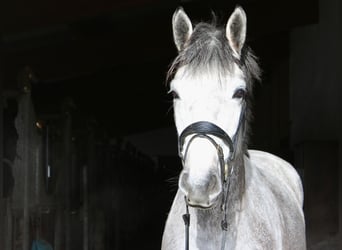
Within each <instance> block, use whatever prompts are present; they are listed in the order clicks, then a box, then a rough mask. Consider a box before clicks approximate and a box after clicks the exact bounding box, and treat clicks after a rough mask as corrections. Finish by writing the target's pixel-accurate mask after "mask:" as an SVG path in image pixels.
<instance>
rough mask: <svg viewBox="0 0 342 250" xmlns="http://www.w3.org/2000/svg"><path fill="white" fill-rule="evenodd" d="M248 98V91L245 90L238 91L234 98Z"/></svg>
mask: <svg viewBox="0 0 342 250" xmlns="http://www.w3.org/2000/svg"><path fill="white" fill-rule="evenodd" d="M245 97H246V91H245V90H244V89H238V90H236V91H235V93H234V95H233V98H237V99H244V98H245Z"/></svg>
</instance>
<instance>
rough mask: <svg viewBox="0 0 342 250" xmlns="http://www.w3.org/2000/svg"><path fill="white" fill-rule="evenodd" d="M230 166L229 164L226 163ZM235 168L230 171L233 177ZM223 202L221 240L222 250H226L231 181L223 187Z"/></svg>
mask: <svg viewBox="0 0 342 250" xmlns="http://www.w3.org/2000/svg"><path fill="white" fill-rule="evenodd" d="M226 164H228V163H226ZM233 169H234V168H233V166H232V167H231V169H230V173H229V176H228V178H229V177H230V176H232V174H233ZM223 189H224V190H223V191H224V194H223V199H222V200H223V201H222V211H223V220H222V222H221V228H222V239H221V250H224V249H225V247H226V240H227V231H228V221H227V198H228V194H229V189H230V181H229V180H228V179H227V180H225V183H224V186H223Z"/></svg>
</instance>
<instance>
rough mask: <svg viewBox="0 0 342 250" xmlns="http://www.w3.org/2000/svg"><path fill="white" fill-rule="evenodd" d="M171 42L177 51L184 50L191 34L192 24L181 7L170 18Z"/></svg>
mask: <svg viewBox="0 0 342 250" xmlns="http://www.w3.org/2000/svg"><path fill="white" fill-rule="evenodd" d="M172 29H173V40H174V42H175V44H176V47H177V49H178V51H180V50H182V49H183V48H184V45H185V43H186V41H187V40H188V39H189V38H190V36H191V34H192V24H191V21H190V19H189V17H188V16H187V15H186V13H185V12H184V10H183V8H182V7H179V8H178V9H177V10H176V11H175V13H174V14H173V17H172Z"/></svg>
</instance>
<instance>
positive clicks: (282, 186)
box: [161, 6, 306, 250]
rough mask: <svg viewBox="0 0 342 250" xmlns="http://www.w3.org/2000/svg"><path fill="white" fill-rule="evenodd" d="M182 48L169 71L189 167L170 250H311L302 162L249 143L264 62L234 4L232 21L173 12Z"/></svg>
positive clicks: (166, 247) (169, 235) (170, 223)
mask: <svg viewBox="0 0 342 250" xmlns="http://www.w3.org/2000/svg"><path fill="white" fill-rule="evenodd" d="M172 25H173V36H174V42H175V44H176V47H177V49H178V52H179V54H178V56H177V57H176V59H175V60H174V62H173V64H172V65H171V67H170V70H169V74H168V78H169V87H170V93H172V94H173V97H174V100H173V107H174V117H175V124H176V128H177V132H178V135H179V155H180V157H181V159H182V161H183V170H182V172H181V174H180V177H179V183H178V191H177V194H176V196H175V198H174V201H173V204H172V207H171V210H170V212H169V214H168V218H167V221H166V225H165V229H164V234H163V239H162V247H161V248H162V249H163V250H174V249H177V250H178V249H191V250H194V249H206V250H207V249H209V250H210V249H227V250H229V249H262V250H265V249H272V250H274V249H291V250H293V249H295V250H299V249H306V239H305V221H304V214H303V189H302V183H301V180H300V178H299V176H298V174H297V172H296V170H295V169H294V168H293V167H292V166H291V165H290V164H289V163H288V162H286V161H284V160H282V159H280V158H279V157H277V156H275V155H272V154H270V153H266V152H262V151H257V150H248V148H247V143H248V132H249V121H250V118H251V108H250V103H251V97H252V83H253V81H254V80H260V79H259V78H260V77H259V75H260V70H259V67H258V64H257V59H256V57H255V56H254V54H253V52H252V50H251V49H250V48H249V47H248V46H247V45H246V44H245V40H246V26H247V18H246V14H245V12H244V10H243V9H242V8H241V7H239V6H238V7H236V8H235V10H234V12H233V13H232V14H231V16H230V18H229V19H228V22H227V25H226V27H225V28H219V27H216V24H209V23H203V22H201V23H198V24H197V25H196V26H195V27H194V28H193V26H192V23H191V21H190V19H189V18H188V16H187V15H186V13H185V12H184V10H183V9H182V8H178V9H177V10H176V11H175V13H174V15H173V19H172Z"/></svg>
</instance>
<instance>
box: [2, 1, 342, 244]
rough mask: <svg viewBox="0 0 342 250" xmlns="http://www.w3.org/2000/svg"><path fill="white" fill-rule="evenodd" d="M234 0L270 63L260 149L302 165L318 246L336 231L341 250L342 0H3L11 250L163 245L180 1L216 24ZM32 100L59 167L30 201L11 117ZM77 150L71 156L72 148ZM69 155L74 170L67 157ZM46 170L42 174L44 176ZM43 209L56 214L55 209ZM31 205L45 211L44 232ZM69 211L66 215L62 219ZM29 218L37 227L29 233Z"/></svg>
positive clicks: (173, 167)
mask: <svg viewBox="0 0 342 250" xmlns="http://www.w3.org/2000/svg"><path fill="white" fill-rule="evenodd" d="M236 4H239V5H241V6H242V7H243V8H244V9H245V11H246V13H247V18H248V28H247V33H248V34H247V43H248V45H250V46H251V47H252V49H253V50H254V51H255V53H256V55H257V56H258V57H259V62H260V66H261V68H262V70H263V75H262V83H257V84H256V85H255V89H254V90H255V102H254V106H253V110H254V116H255V119H254V120H253V123H252V135H251V141H250V147H251V148H256V149H260V150H265V151H269V152H271V153H274V154H276V155H279V156H281V157H283V158H284V159H286V160H287V161H289V162H291V163H292V164H294V166H295V167H296V169H297V170H298V172H299V173H300V174H301V177H302V179H303V183H304V189H305V197H306V199H305V213H306V219H307V231H308V236H307V237H308V245H309V246H311V245H315V244H320V243H319V242H321V241H324V242H327V241H328V242H330V241H332V242H333V243H332V244H333V246H334V247H337V245H336V244H337V243H336V242H337V241H336V240H335V239H337V238H338V232H339V224H341V223H340V221H341V217H340V216H338V215H339V214H341V212H339V211H341V206H339V204H340V203H341V198H340V197H341V192H338V190H339V185H340V184H339V181H338V180H339V177H338V176H340V175H341V174H340V172H341V171H339V169H341V159H342V158H341V147H340V141H341V138H342V136H341V132H340V130H341V129H340V128H341V107H342V105H341V94H340V93H341V85H342V82H341V79H342V77H341V73H340V71H341V70H340V68H341V59H340V58H342V56H341V49H340V44H341V42H342V39H341V30H342V25H341V17H340V16H341V14H342V11H341V9H342V8H341V4H340V3H339V2H338V1H337V0H336V1H334V0H329V1H323V0H321V1H318V0H317V1H313V0H302V1H293V0H290V1H280V2H275V1H268V0H260V1H256V0H245V1H219V0H211V1H202V0H197V1H196V0H184V1H169V0H167V1H157V0H141V1H136V0H117V1H108V0H100V1H93V0H84V1H67V0H60V1H55V2H51V1H50V2H49V1H43V0H31V1H22V0H13V1H2V2H1V3H0V36H1V40H0V81H1V89H0V90H1V93H2V98H3V102H2V111H1V117H2V124H4V126H3V127H2V131H1V134H2V138H3V139H2V146H1V151H2V153H1V154H2V158H4V159H7V160H10V162H12V163H13V164H14V165H13V166H12V167H8V166H7V167H6V164H5V163H4V162H3V163H2V164H3V166H2V167H3V171H2V172H1V176H0V177H1V180H2V182H3V183H4V185H2V187H1V188H2V190H1V191H2V193H3V199H1V203H0V205H1V207H0V212H1V214H0V216H1V221H2V222H3V223H2V225H3V226H2V228H1V227H0V230H1V231H2V230H3V231H6V232H7V235H6V234H3V235H2V236H1V237H0V248H1V249H6V247H9V246H14V245H16V244H17V245H19V246H23V248H24V249H25V244H26V245H30V244H31V243H30V242H31V241H32V240H34V239H37V238H45V239H46V240H47V241H49V242H50V243H51V244H52V245H53V246H54V249H87V248H86V247H88V248H89V249H134V248H137V246H140V248H142V249H158V248H160V240H161V235H162V229H163V226H164V222H165V219H166V215H167V212H168V209H169V207H170V205H171V201H172V197H173V194H174V191H175V190H176V182H177V175H178V173H179V171H180V169H181V166H180V163H179V160H178V157H177V148H176V147H177V145H176V132H175V128H174V125H173V111H172V107H171V105H172V102H171V97H170V96H168V95H167V90H168V88H167V86H166V84H165V82H166V81H165V78H166V72H167V70H168V67H169V65H170V63H171V62H172V60H173V58H174V57H175V56H176V53H177V51H176V49H175V46H174V44H173V39H172V30H171V18H172V14H173V12H174V10H175V9H176V8H177V7H178V6H180V5H181V6H183V7H184V9H185V11H186V12H187V14H188V15H189V17H190V18H191V19H192V20H193V21H195V22H196V21H202V20H203V21H210V20H211V18H212V11H213V12H214V13H215V14H216V15H217V17H218V20H219V23H220V24H221V25H225V23H226V22H227V19H228V17H229V15H230V14H231V12H232V11H233V9H234V7H235V6H236ZM26 88H28V89H29V91H27V89H26ZM23 96H29V97H30V100H31V104H32V107H33V108H32V109H33V110H34V115H33V118H32V121H40V122H41V124H43V128H42V129H41V131H39V132H38V135H37V136H38V138H40V140H42V141H43V143H42V148H43V149H44V148H45V149H46V143H45V144H44V141H45V142H46V140H45V139H44V138H45V137H46V128H47V127H49V129H50V134H49V135H48V137H49V138H50V137H51V138H50V139H51V141H52V146H51V145H50V144H49V145H50V146H49V147H51V158H52V159H51V162H52V163H53V164H52V166H53V167H52V169H53V171H54V172H53V175H52V177H51V178H50V179H48V180H47V181H46V180H45V181H43V182H41V183H40V184H39V185H42V186H43V187H44V188H45V189H44V190H46V194H44V195H47V198H42V197H43V195H40V196H39V197H40V198H39V199H38V198H37V199H38V200H40V202H37V203H36V204H35V205H32V206H30V205H29V206H28V207H25V204H24V205H18V206H14V205H13V204H17V203H18V204H21V203H20V202H19V201H21V199H24V197H25V194H23V193H21V192H19V191H17V190H16V185H17V186H20V184H18V183H21V179H20V178H24V177H23V176H17V175H16V170H15V169H16V167H15V163H14V161H15V159H16V157H18V152H17V151H18V149H16V147H17V145H20V143H21V139H20V138H21V136H20V135H21V133H20V131H19V129H18V128H16V127H15V123H14V121H15V118H16V117H17V114H18V113H20V107H21V106H20V102H21V101H22V100H23ZM31 104H30V105H31ZM22 105H23V106H25V105H24V104H22ZM24 113H25V112H24ZM66 114H67V115H66ZM70 117H72V119H71V118H70ZM28 121H29V120H28ZM68 122H69V123H70V124H69V123H68ZM32 124H33V123H32ZM67 124H69V125H67ZM48 125H49V126H48ZM68 126H69V127H68ZM44 136H45V137H44ZM23 137H25V133H24V135H23ZM68 138H69V139H70V140H72V142H70V144H68V143H66V142H65V141H68ZM69 146H70V152H72V153H70V154H71V155H73V156H74V158H73V157H71V158H70V159H74V161H73V163H72V160H70V159H69V158H68V157H67V156H65V154H68V152H69V151H68V150H69V148H68V147H69ZM43 151H44V150H43ZM44 152H45V151H44ZM65 157H66V161H63V160H64V158H65ZM60 159H63V160H60ZM68 159H69V160H70V162H71V163H70V162H69V163H70V169H71V170H67V169H69V167H65V166H69V165H68V164H69V163H66V162H67V161H68ZM59 160H60V161H59ZM17 165H18V164H17ZM19 165H20V164H19ZM19 165H18V166H19ZM43 165H44V164H43ZM59 165H60V166H61V167H58V166H59ZM85 165H86V166H88V168H87V174H88V184H87V185H88V186H87V185H86V186H87V188H86V190H87V192H86V193H87V194H88V195H86V196H85V195H84V193H85V189H84V182H83V181H84V180H83V179H82V171H83V170H82V166H85ZM45 167H46V166H45ZM45 167H44V166H43V167H42V168H43V170H42V171H41V172H39V174H40V175H43V176H45V175H46V172H44V171H46V169H45ZM18 169H20V168H18ZM44 169H45V170H44ZM33 173H34V171H33ZM56 173H59V174H56ZM41 178H42V179H43V177H41ZM29 180H30V179H29ZM30 181H31V180H30ZM32 183H33V180H32ZM37 185H38V184H37ZM61 186H66V189H61ZM63 193H64V195H58V194H63ZM11 197H12V198H11ZM44 197H45V196H44ZM85 200H86V201H85ZM86 203H87V204H89V206H88V208H87V209H89V210H87V211H88V215H89V218H88V219H89V225H90V226H89V227H88V229H86V230H88V236H85V235H86V234H85V233H83V234H82V233H76V232H82V230H84V228H86V227H85V225H86V223H85V216H84V211H85V210H84V209H85V204H86ZM61 204H62V205H61ZM12 205H13V206H12ZM11 206H12V207H16V209H13V211H11V208H10V207H11ZM42 207H49V208H50V209H51V211H53V212H51V213H45V214H44V213H42V212H41V211H42ZM339 207H340V208H339ZM24 211H29V213H30V214H32V216H31V217H32V218H35V219H37V218H38V219H39V220H40V223H38V224H39V226H38V227H39V228H40V230H41V231H43V233H41V234H40V236H39V237H38V236H37V235H38V234H37V232H36V229H32V222H31V221H30V219H28V217H27V216H26V215H24ZM65 211H67V212H66V213H67V214H68V215H65ZM99 211H100V212H99ZM25 216H26V217H25ZM63 216H64V217H63ZM8 218H11V219H10V220H9V219H8ZM25 218H26V219H25ZM61 218H66V219H65V220H66V221H67V222H65V221H64V222H63V223H65V224H63V223H62V222H61V223H62V226H61V225H60V224H58V223H59V222H60V221H63V219H61ZM78 218H82V219H78ZM20 220H23V223H24V224H25V223H26V224H27V228H28V229H27V231H23V232H21V231H20V230H18V228H20V227H18V226H16V223H17V222H16V221H19V222H20ZM1 221H0V222H1ZM99 221H100V222H99ZM19 222H18V223H19ZM0 224H1V223H0ZM26 224H25V225H26ZM33 224H34V223H33ZM47 225H49V226H47ZM63 226H65V227H66V229H65V232H62V231H63V230H61V228H63ZM24 228H25V227H24ZM18 231H20V232H18ZM28 231H29V232H30V236H27V239H26V240H25V237H24V240H22V239H21V238H20V235H21V234H23V235H25V233H26V234H28ZM340 231H341V230H340ZM18 235H19V236H18ZM70 238H71V239H73V240H70ZM84 239H86V240H84ZM98 241H101V244H102V245H101V244H100V243H98ZM84 242H87V243H84ZM1 244H2V245H1ZM87 244H88V245H87ZM322 244H323V243H322ZM95 246H97V248H95ZM101 246H102V247H103V248H101ZM19 248H20V247H19ZM19 248H18V249H19ZM330 248H331V246H330ZM11 249H12V248H11ZM20 249H21V248H20ZM336 249H337V248H336Z"/></svg>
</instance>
